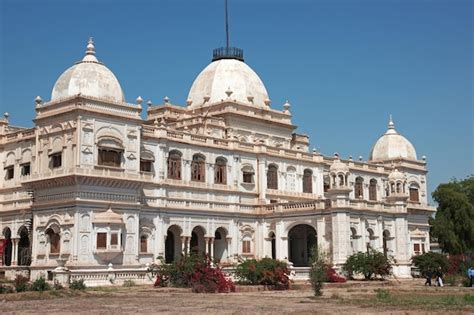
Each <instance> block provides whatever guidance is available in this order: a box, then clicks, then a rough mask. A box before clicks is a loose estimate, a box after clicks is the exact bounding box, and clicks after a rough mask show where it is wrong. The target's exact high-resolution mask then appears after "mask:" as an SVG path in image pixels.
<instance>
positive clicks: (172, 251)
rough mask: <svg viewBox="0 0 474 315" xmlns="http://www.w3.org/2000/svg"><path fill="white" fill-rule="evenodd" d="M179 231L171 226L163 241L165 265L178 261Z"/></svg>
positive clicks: (179, 250) (179, 251) (179, 248)
mask: <svg viewBox="0 0 474 315" xmlns="http://www.w3.org/2000/svg"><path fill="white" fill-rule="evenodd" d="M180 236H181V229H180V228H179V227H178V226H176V225H172V226H170V227H169V228H168V232H167V234H166V240H165V262H166V263H167V264H169V263H172V262H173V261H175V260H178V259H179V257H180V256H181V237H180Z"/></svg>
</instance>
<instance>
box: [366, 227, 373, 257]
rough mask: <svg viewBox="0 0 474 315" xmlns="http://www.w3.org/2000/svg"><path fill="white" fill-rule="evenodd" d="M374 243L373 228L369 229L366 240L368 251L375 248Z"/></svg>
mask: <svg viewBox="0 0 474 315" xmlns="http://www.w3.org/2000/svg"><path fill="white" fill-rule="evenodd" d="M374 243H375V233H374V230H372V229H370V228H369V229H367V240H366V247H367V251H369V249H371V248H374Z"/></svg>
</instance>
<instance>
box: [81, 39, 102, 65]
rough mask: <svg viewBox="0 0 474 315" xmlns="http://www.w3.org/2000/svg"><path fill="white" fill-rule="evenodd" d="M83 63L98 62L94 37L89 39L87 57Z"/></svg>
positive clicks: (83, 59)
mask: <svg viewBox="0 0 474 315" xmlns="http://www.w3.org/2000/svg"><path fill="white" fill-rule="evenodd" d="M82 61H89V62H98V60H97V58H96V57H95V46H94V41H93V40H92V37H89V40H88V41H87V49H86V55H85V56H84V58H82Z"/></svg>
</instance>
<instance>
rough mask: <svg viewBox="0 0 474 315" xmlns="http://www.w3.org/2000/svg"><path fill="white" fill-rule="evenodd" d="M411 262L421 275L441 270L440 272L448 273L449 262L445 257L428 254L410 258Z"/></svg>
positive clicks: (437, 254)
mask: <svg viewBox="0 0 474 315" xmlns="http://www.w3.org/2000/svg"><path fill="white" fill-rule="evenodd" d="M411 261H412V262H413V264H414V265H415V267H417V268H418V269H420V272H421V274H426V273H427V272H435V271H437V270H441V272H443V273H444V272H446V271H448V267H449V261H448V258H447V257H446V255H443V254H439V253H433V252H428V253H424V254H421V255H416V256H413V257H412V258H411Z"/></svg>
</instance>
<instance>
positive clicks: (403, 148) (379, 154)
mask: <svg viewBox="0 0 474 315" xmlns="http://www.w3.org/2000/svg"><path fill="white" fill-rule="evenodd" d="M396 158H404V159H410V160H416V151H415V147H414V146H413V144H411V142H410V141H408V140H407V138H405V137H404V136H402V135H401V134H399V133H398V132H397V131H396V130H395V125H394V123H393V121H392V118H391V117H390V122H389V124H388V130H387V132H385V134H384V135H383V136H381V137H380V138H379V139H378V140H377V142H375V144H374V146H373V147H372V151H371V152H370V156H369V160H371V161H380V160H391V159H396Z"/></svg>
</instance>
